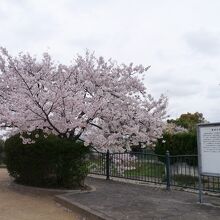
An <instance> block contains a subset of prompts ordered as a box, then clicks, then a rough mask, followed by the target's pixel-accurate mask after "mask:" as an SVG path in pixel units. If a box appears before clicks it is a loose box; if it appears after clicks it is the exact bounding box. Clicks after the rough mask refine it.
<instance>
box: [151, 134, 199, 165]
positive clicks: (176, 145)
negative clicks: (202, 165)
mask: <svg viewBox="0 0 220 220" xmlns="http://www.w3.org/2000/svg"><path fill="white" fill-rule="evenodd" d="M164 141H165V142H164ZM167 150H168V151H169V152H170V155H192V154H197V138H196V134H195V133H190V132H189V133H188V132H184V133H177V134H170V133H165V134H164V135H163V138H162V139H159V140H158V142H157V144H156V147H155V150H154V152H155V153H156V154H160V155H165V154H166V151H167ZM175 159H178V158H171V163H174V162H175ZM182 160H183V161H184V160H185V162H187V163H188V164H190V165H192V164H197V159H196V158H195V157H182Z"/></svg>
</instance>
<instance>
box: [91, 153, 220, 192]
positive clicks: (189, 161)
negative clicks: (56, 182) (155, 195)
mask: <svg viewBox="0 0 220 220" xmlns="http://www.w3.org/2000/svg"><path fill="white" fill-rule="evenodd" d="M197 161H198V158H197V155H175V156H172V155H170V154H169V152H167V153H166V155H157V154H152V153H134V152H129V153H109V152H107V153H100V152H93V153H92V154H91V155H90V158H89V172H90V173H91V174H98V175H104V176H106V179H109V177H118V178H125V179H131V180H137V181H144V182H151V183H156V184H166V187H167V189H169V188H170V187H171V186H178V187H184V188H191V189H198V184H199V183H198V181H199V180H198V166H197V164H198V162H197ZM202 183H203V190H204V191H212V192H220V178H219V177H212V176H202Z"/></svg>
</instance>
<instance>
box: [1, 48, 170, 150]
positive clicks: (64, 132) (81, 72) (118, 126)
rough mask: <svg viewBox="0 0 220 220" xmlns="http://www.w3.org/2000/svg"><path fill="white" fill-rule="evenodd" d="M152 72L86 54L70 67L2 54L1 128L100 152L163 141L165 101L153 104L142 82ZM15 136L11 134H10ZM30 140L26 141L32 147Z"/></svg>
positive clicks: (45, 56) (27, 57) (48, 60)
mask: <svg viewBox="0 0 220 220" xmlns="http://www.w3.org/2000/svg"><path fill="white" fill-rule="evenodd" d="M148 68H149V67H146V68H145V67H143V66H142V65H138V66H134V65H133V64H130V65H125V64H121V65H119V64H117V63H116V62H113V61H112V60H107V61H106V60H104V58H103V57H99V58H96V57H95V56H94V54H90V53H89V52H87V53H86V54H85V55H84V56H77V58H76V59H75V60H73V62H72V63H71V64H70V65H68V66H67V65H63V64H56V63H55V62H54V61H53V60H52V59H51V57H50V55H49V54H48V53H44V54H43V57H42V59H41V60H38V59H36V57H34V56H31V55H29V54H22V53H20V54H19V55H18V57H12V56H11V55H9V53H8V52H7V50H6V49H4V48H1V50H0V125H1V127H11V128H15V129H16V132H20V133H21V134H22V132H24V131H29V132H30V131H33V130H35V129H43V130H44V132H45V133H46V134H49V133H53V134H56V135H59V136H61V137H65V138H70V139H73V140H77V139H83V140H84V141H85V145H89V144H92V145H93V146H95V147H96V148H98V149H100V150H101V151H106V149H111V151H112V152H116V151H117V152H119V151H123V150H124V149H125V148H127V146H128V147H129V146H130V145H137V144H138V143H139V142H141V143H146V144H150V143H152V142H154V141H155V140H156V139H157V138H158V137H160V136H161V134H162V131H163V124H164V123H163V118H164V117H165V114H166V112H165V110H166V106H167V98H166V97H164V96H163V95H162V96H161V97H160V98H159V99H158V100H155V99H154V98H153V97H152V96H151V95H150V94H148V93H147V91H146V88H145V86H144V84H143V81H142V80H141V76H142V75H143V74H144V72H145V71H146V70H147V69H148ZM12 130H13V129H12ZM29 141H31V140H26V141H25V142H29Z"/></svg>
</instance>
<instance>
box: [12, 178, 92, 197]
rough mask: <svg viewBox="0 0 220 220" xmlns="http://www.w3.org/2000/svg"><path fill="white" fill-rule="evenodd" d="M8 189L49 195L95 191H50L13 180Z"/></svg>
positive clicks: (90, 190)
mask: <svg viewBox="0 0 220 220" xmlns="http://www.w3.org/2000/svg"><path fill="white" fill-rule="evenodd" d="M10 187H12V188H15V189H18V190H24V191H29V192H46V193H49V194H69V193H71V194H78V193H88V192H93V191H95V190H96V189H95V187H93V186H89V187H90V189H88V190H80V189H77V190H72V189H50V188H40V187H34V186H26V185H21V184H17V183H15V182H14V181H13V180H12V181H11V183H10Z"/></svg>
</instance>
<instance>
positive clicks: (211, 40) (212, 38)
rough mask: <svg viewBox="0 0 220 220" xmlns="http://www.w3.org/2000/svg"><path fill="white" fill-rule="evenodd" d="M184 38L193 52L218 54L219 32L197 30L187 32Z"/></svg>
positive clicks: (219, 45)
mask: <svg viewBox="0 0 220 220" xmlns="http://www.w3.org/2000/svg"><path fill="white" fill-rule="evenodd" d="M185 39H186V42H187V44H188V45H189V47H190V48H191V49H192V50H193V51H195V52H198V53H201V54H203V55H208V56H213V55H214V56H216V55H219V54H220V33H215V32H212V31H207V30H198V31H194V32H190V33H187V34H186V35H185Z"/></svg>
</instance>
